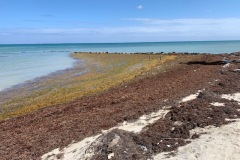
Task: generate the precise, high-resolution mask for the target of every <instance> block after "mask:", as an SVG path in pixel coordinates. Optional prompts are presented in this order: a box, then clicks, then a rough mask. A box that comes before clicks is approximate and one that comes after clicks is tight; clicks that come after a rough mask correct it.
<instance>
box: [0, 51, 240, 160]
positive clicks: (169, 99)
mask: <svg viewBox="0 0 240 160" xmlns="http://www.w3.org/2000/svg"><path fill="white" fill-rule="evenodd" d="M224 56H225V57H227V58H228V59H239V56H234V55H191V56H189V55H181V56H178V57H177V58H176V59H175V60H174V61H171V62H169V63H168V65H165V66H164V68H162V69H161V70H160V71H159V72H156V71H154V72H148V74H146V75H145V76H144V78H143V77H142V78H139V79H134V80H132V81H130V82H126V83H125V84H122V85H120V86H118V87H113V88H111V89H109V90H107V91H104V92H101V93H97V94H93V95H90V96H86V97H82V98H79V99H76V100H74V101H71V102H67V103H64V104H59V105H55V106H50V107H46V108H42V109H38V110H36V111H34V112H32V113H29V114H26V115H22V116H19V117H15V118H11V119H7V120H3V121H1V122H0V139H1V141H0V155H1V156H2V159H40V158H41V157H42V156H43V155H44V154H45V157H42V158H67V155H65V154H66V153H65V152H64V148H65V147H67V146H68V145H70V146H71V144H74V143H77V142H81V141H82V140H84V138H87V137H92V136H96V135H99V137H100V138H99V137H97V138H98V141H97V142H96V141H95V142H94V143H93V144H90V145H89V146H88V147H87V148H86V150H87V151H88V152H86V153H89V154H90V155H91V156H90V157H88V158H91V159H108V158H112V159H148V158H155V159H157V155H158V154H160V153H161V152H168V153H169V154H170V155H174V154H177V153H176V151H177V150H176V149H177V148H179V147H180V146H184V145H186V144H188V143H190V142H191V141H193V140H194V139H198V138H199V136H201V134H198V133H196V134H191V132H190V131H191V130H193V129H196V128H197V127H200V128H203V127H206V126H209V125H213V126H216V127H219V126H222V125H225V124H228V123H231V121H230V120H229V119H239V118H240V113H239V109H240V105H239V102H238V101H237V100H236V99H237V98H236V99H234V98H233V99H232V100H231V98H226V97H227V96H228V97H229V96H231V95H229V94H235V93H239V92H240V85H239V84H240V78H239V72H238V69H239V68H240V64H239V63H231V64H230V65H228V66H227V67H226V66H225V67H224V65H225V64H224V63H221V61H222V59H223V57H224ZM192 94H195V96H194V95H192ZM189 95H191V96H190V98H189ZM224 97H225V98H224ZM213 104H215V105H213ZM219 104H224V105H219ZM159 110H164V111H165V112H164V113H165V114H164V115H162V114H160V115H159V114H156V115H154V114H152V113H155V112H156V113H157V112H158V111H159ZM144 115H148V116H144ZM149 115H153V116H149ZM141 116H143V117H145V121H146V122H145V121H144V118H141ZM146 117H147V118H146ZM151 117H152V118H155V119H154V121H153V120H152V121H151ZM156 117H159V118H156ZM139 118H140V119H142V121H141V123H142V124H146V125H145V126H144V125H143V127H142V128H140V129H139V128H138V131H137V132H135V131H134V130H128V129H126V128H133V127H132V125H133V124H134V123H132V122H136V123H135V124H138V123H137V121H138V119H139ZM150 122H151V123H150ZM128 123H129V124H130V125H129V126H130V127H126V126H127V125H128ZM119 125H120V126H121V125H122V126H123V127H118V128H113V127H116V126H119ZM124 126H125V128H124ZM111 128H112V130H111ZM109 129H110V130H109ZM102 130H108V131H106V132H103V133H102ZM116 135H117V137H120V138H116ZM113 141H116V142H115V143H116V144H118V145H113ZM110 144H112V145H110ZM190 144H191V143H190ZM238 146H240V144H238ZM89 147H90V148H89ZM57 148H60V150H59V149H57ZM54 149H57V150H58V152H57V151H56V153H55V152H52V153H50V154H47V153H49V152H51V151H52V150H54ZM75 149H76V150H73V151H72V153H74V152H76V151H77V148H75ZM174 151H175V152H174ZM54 154H55V155H54ZM64 155H65V157H64ZM154 155H155V157H154ZM83 156H86V155H83ZM78 158H81V157H78Z"/></svg>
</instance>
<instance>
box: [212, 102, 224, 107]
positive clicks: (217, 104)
mask: <svg viewBox="0 0 240 160" xmlns="http://www.w3.org/2000/svg"><path fill="white" fill-rule="evenodd" d="M210 104H211V105H213V106H216V107H221V106H225V103H219V102H213V103H210Z"/></svg>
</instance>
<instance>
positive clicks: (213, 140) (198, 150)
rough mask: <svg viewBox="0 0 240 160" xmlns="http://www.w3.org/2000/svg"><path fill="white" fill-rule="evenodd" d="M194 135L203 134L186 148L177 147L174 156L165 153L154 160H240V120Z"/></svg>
mask: <svg viewBox="0 0 240 160" xmlns="http://www.w3.org/2000/svg"><path fill="white" fill-rule="evenodd" d="M192 132H195V133H204V132H206V133H207V134H203V135H201V136H200V138H199V139H195V140H193V141H192V142H191V143H190V144H187V145H186V146H182V147H179V148H178V150H177V154H176V156H173V157H168V156H166V154H168V152H165V153H160V154H158V155H155V156H154V157H153V158H154V159H155V160H162V159H168V160H188V159H189V160H190V159H191V160H208V159H209V160H210V159H211V160H239V159H240V119H238V121H237V122H233V123H230V124H228V125H224V126H221V127H219V128H218V127H206V128H204V129H202V128H196V129H194V131H192Z"/></svg>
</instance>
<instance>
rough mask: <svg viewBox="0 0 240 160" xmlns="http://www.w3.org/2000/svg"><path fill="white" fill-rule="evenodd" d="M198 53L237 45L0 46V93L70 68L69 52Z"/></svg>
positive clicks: (232, 48)
mask: <svg viewBox="0 0 240 160" xmlns="http://www.w3.org/2000/svg"><path fill="white" fill-rule="evenodd" d="M76 51H80V52H85V51H86V52H127V53H134V52H191V53H192V52H198V53H213V54H215V53H231V52H236V51H240V41H192V42H146V43H145V42H141V43H79V44H9V45H5V44H2V45H1V44H0V91H2V90H4V89H7V88H10V87H12V86H14V85H17V84H19V83H23V82H26V81H29V80H32V79H34V78H37V77H41V76H45V75H48V74H50V73H52V72H55V71H58V70H64V69H66V68H70V67H72V66H73V64H74V62H75V60H74V59H72V58H71V57H70V56H69V55H70V53H72V52H76Z"/></svg>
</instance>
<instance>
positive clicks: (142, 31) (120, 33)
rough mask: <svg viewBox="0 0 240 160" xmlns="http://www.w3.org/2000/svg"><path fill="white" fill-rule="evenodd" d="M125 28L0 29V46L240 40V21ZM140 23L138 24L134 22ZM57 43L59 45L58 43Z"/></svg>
mask: <svg viewBox="0 0 240 160" xmlns="http://www.w3.org/2000/svg"><path fill="white" fill-rule="evenodd" d="M125 20H128V21H130V22H129V24H128V25H125V26H123V27H95V28H87V27H83V28H25V29H24V28H23V29H20V28H15V29H9V28H8V29H3V28H1V29H0V43H4V42H5V41H6V39H9V40H11V39H12V40H19V41H20V42H21V41H22V40H23V39H24V40H26V41H27V40H28V41H30V42H31V38H32V37H34V38H35V39H36V41H37V39H41V38H42V41H46V40H48V39H52V41H53V42H55V41H60V40H61V41H65V42H68V41H75V42H117V41H118V42H119V41H120V42H121V41H181V40H227V39H233V40H234V39H240V27H239V26H240V18H222V19H149V18H138V19H136V18H135V19H125ZM131 21H134V22H138V23H139V24H136V23H132V22H131ZM56 43H57V42H56Z"/></svg>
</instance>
